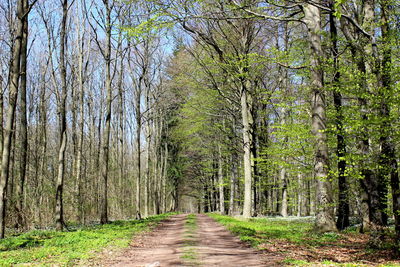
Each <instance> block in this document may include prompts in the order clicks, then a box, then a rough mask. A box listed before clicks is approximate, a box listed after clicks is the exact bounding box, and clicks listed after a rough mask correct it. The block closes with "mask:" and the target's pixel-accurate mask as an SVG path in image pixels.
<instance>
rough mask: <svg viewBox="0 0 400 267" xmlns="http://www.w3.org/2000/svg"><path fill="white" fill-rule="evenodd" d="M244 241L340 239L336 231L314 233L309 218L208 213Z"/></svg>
mask: <svg viewBox="0 0 400 267" xmlns="http://www.w3.org/2000/svg"><path fill="white" fill-rule="evenodd" d="M208 215H209V216H210V217H212V218H214V219H215V220H216V221H218V222H219V223H221V224H223V225H225V226H226V227H227V228H228V230H229V231H231V232H232V233H233V234H235V235H237V236H239V237H240V239H241V240H242V241H246V242H249V243H251V245H252V246H253V247H257V246H259V245H260V244H262V243H265V241H267V240H270V239H280V240H285V241H289V242H293V243H298V244H303V245H305V244H308V245H316V244H322V243H325V242H329V241H335V240H337V239H338V235H337V234H336V233H326V234H324V235H317V234H312V233H311V231H312V224H311V223H310V222H309V221H308V220H300V219H299V220H282V219H272V218H271V219H249V220H239V219H236V218H233V217H230V216H223V215H219V214H213V213H212V214H208Z"/></svg>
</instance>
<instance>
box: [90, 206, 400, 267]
mask: <svg viewBox="0 0 400 267" xmlns="http://www.w3.org/2000/svg"><path fill="white" fill-rule="evenodd" d="M217 221H218V222H217ZM222 225H224V226H222ZM311 226H312V224H311V223H310V222H305V221H302V220H293V221H290V220H289V221H288V220H285V219H277V220H273V219H272V220H270V219H252V220H250V221H244V220H241V219H237V218H232V217H229V216H221V215H217V214H209V216H207V215H204V214H197V215H194V214H189V215H185V214H180V215H175V216H172V217H170V218H168V219H167V220H165V221H163V222H162V223H161V224H160V226H158V227H157V228H156V229H155V230H154V231H152V232H149V233H145V234H142V235H141V236H140V237H139V238H138V237H136V238H135V239H134V240H133V241H132V243H131V244H130V247H129V248H127V249H125V250H122V251H120V252H119V253H116V254H113V255H111V256H110V255H109V254H108V253H107V252H105V253H103V254H102V256H100V257H99V259H98V260H97V261H96V262H92V263H91V265H92V266H121V267H122V266H138V267H139V266H143V267H144V266H146V267H157V266H232V267H233V266H235V267H236V266H237V267H239V266H349V267H352V266H388V267H389V266H390V267H392V266H400V260H398V259H396V258H395V257H394V256H393V255H392V254H391V250H390V249H380V250H372V249H368V245H367V243H368V237H367V236H366V235H361V234H358V233H355V232H347V233H344V234H337V233H327V234H323V235H317V234H313V233H312V231H310V229H311V228H310V227H311ZM252 247H253V248H252Z"/></svg>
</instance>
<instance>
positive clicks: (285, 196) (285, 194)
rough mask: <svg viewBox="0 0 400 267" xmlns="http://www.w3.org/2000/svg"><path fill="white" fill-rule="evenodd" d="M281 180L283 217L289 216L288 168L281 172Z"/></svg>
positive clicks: (282, 169) (281, 212) (283, 168)
mask: <svg viewBox="0 0 400 267" xmlns="http://www.w3.org/2000/svg"><path fill="white" fill-rule="evenodd" d="M280 180H281V183H282V203H281V209H280V211H279V212H280V214H281V216H282V217H287V216H288V192H287V178H286V168H285V167H282V168H281V170H280Z"/></svg>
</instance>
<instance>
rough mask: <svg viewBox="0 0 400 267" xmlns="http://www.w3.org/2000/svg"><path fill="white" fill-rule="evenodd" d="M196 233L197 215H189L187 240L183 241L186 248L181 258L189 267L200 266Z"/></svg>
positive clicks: (186, 223) (186, 232)
mask: <svg viewBox="0 0 400 267" xmlns="http://www.w3.org/2000/svg"><path fill="white" fill-rule="evenodd" d="M196 232H197V217H196V215H195V214H189V215H188V216H187V217H186V222H185V238H184V241H183V244H184V247H183V251H182V255H181V258H182V260H184V261H185V263H186V264H187V265H188V266H196V265H198V264H199V263H198V255H197V253H196V248H195V247H196V245H197V240H196Z"/></svg>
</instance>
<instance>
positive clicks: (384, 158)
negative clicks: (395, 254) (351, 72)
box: [379, 0, 400, 244]
mask: <svg viewBox="0 0 400 267" xmlns="http://www.w3.org/2000/svg"><path fill="white" fill-rule="evenodd" d="M380 2H381V12H382V14H381V31H382V37H383V40H384V42H383V46H384V47H383V49H382V51H383V57H382V66H381V71H382V76H381V79H382V80H381V86H380V90H381V92H380V97H381V106H380V116H381V123H382V125H381V127H380V131H381V136H380V140H379V141H380V144H381V160H380V162H381V164H382V171H383V175H384V176H386V177H390V184H391V188H392V199H393V214H394V218H395V231H396V236H397V242H398V244H399V243H400V182H399V173H398V162H397V157H396V149H395V145H394V142H393V140H392V139H393V138H392V128H391V118H390V106H389V103H390V102H391V100H392V97H393V95H394V92H393V86H394V85H393V81H392V78H391V74H392V73H391V71H392V48H391V45H390V44H391V42H390V41H391V39H392V38H393V36H392V34H393V33H392V32H391V29H390V22H389V17H388V16H389V15H388V12H389V6H388V1H383V0H382V1H380Z"/></svg>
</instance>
